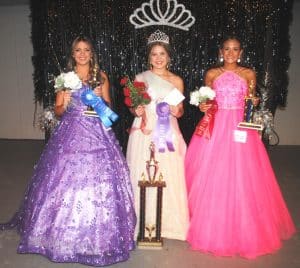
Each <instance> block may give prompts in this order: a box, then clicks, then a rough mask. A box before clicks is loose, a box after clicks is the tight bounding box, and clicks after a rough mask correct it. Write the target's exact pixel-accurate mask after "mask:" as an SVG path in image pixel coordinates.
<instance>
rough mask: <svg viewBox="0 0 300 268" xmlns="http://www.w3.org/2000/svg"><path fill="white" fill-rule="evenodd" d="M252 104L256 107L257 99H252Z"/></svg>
mask: <svg viewBox="0 0 300 268" xmlns="http://www.w3.org/2000/svg"><path fill="white" fill-rule="evenodd" d="M252 104H253V106H254V107H256V106H257V105H258V104H259V97H252Z"/></svg>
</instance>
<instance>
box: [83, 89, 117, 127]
mask: <svg viewBox="0 0 300 268" xmlns="http://www.w3.org/2000/svg"><path fill="white" fill-rule="evenodd" d="M81 100H82V102H83V103H84V104H85V105H89V106H92V107H93V109H94V110H95V112H96V113H97V114H98V115H99V118H100V120H101V121H102V123H103V125H104V126H105V127H106V128H108V127H111V126H112V123H113V122H115V121H116V120H117V119H118V118H119V116H118V115H117V114H116V113H115V112H114V111H112V110H111V109H110V108H109V107H108V106H107V105H106V103H105V102H104V100H103V99H102V98H101V97H98V96H97V95H96V94H95V93H94V91H93V90H91V89H86V90H84V91H83V92H82V94H81Z"/></svg>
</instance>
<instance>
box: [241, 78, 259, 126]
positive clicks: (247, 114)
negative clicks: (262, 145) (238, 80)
mask: <svg viewBox="0 0 300 268" xmlns="http://www.w3.org/2000/svg"><path fill="white" fill-rule="evenodd" d="M253 89H254V82H253V80H251V81H250V85H249V90H248V92H249V93H248V95H247V96H246V97H245V99H244V117H243V121H242V122H240V123H239V124H238V127H239V128H247V129H255V130H259V131H261V130H263V125H261V124H256V123H254V122H253V114H254V110H255V106H254V104H253V97H254V95H253Z"/></svg>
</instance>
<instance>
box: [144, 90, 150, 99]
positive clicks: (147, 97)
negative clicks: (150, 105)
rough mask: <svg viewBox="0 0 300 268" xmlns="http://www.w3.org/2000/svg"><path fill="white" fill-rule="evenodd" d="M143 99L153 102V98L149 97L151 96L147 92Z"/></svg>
mask: <svg viewBox="0 0 300 268" xmlns="http://www.w3.org/2000/svg"><path fill="white" fill-rule="evenodd" d="M143 98H144V99H146V100H151V97H150V96H149V94H148V93H147V92H144V93H143Z"/></svg>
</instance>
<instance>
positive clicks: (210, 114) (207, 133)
mask: <svg viewBox="0 0 300 268" xmlns="http://www.w3.org/2000/svg"><path fill="white" fill-rule="evenodd" d="M206 103H207V104H212V106H211V107H210V108H209V109H208V110H207V111H206V113H205V115H204V117H203V118H202V119H201V120H200V121H199V123H198V125H197V126H196V129H195V132H194V134H196V135H199V136H204V137H205V138H207V139H210V137H211V134H212V130H213V127H214V122H215V114H216V112H217V111H218V104H217V102H216V101H215V100H209V101H207V102H206Z"/></svg>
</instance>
